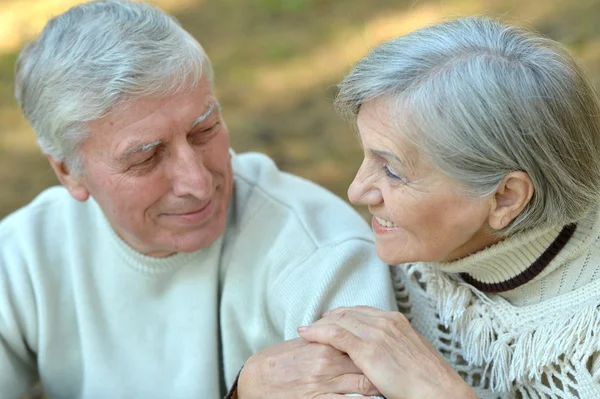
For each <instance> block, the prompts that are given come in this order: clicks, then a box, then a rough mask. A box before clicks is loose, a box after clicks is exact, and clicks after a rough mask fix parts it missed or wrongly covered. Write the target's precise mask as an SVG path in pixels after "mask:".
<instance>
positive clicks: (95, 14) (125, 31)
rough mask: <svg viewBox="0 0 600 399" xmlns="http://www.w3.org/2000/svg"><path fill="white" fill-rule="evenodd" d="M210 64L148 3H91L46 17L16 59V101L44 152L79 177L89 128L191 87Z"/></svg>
mask: <svg viewBox="0 0 600 399" xmlns="http://www.w3.org/2000/svg"><path fill="white" fill-rule="evenodd" d="M202 74H204V75H205V76H206V77H207V79H208V80H209V82H212V68H211V65H210V61H209V59H208V57H207V56H206V54H205V52H204V50H203V49H202V47H201V46H200V45H199V44H198V42H196V41H195V40H194V39H193V38H192V37H191V36H190V35H189V34H188V33H187V32H186V31H185V30H183V29H182V28H181V27H180V25H179V24H178V22H177V21H176V20H175V19H174V18H173V17H171V16H169V15H167V14H165V13H164V12H163V11H161V10H160V9H158V8H156V7H153V6H151V5H149V4H144V3H137V2H132V1H125V0H106V1H93V2H89V3H85V4H81V5H78V6H75V7H73V8H71V9H69V10H68V11H67V12H65V13H63V14H61V15H59V16H57V17H55V18H53V19H51V20H50V21H49V22H48V24H47V25H46V27H45V28H44V30H43V31H42V33H41V34H40V36H39V37H38V38H37V40H35V41H33V42H31V43H29V44H28V45H27V46H26V47H25V48H24V49H23V50H22V51H21V53H20V54H19V58H18V60H17V66H16V84H15V86H16V87H15V96H16V98H17V101H18V103H19V106H20V107H21V109H22V110H23V113H24V114H25V117H26V118H27V120H28V121H29V122H30V123H31V125H32V127H33V129H34V131H35V133H36V135H37V138H38V143H39V145H40V147H41V149H42V151H43V152H44V153H45V154H47V155H50V156H51V157H53V158H55V159H57V160H62V161H65V162H66V163H67V165H68V167H69V169H70V170H71V172H72V173H75V174H79V173H83V160H82V159H81V156H80V155H79V154H78V151H77V149H78V148H77V147H78V146H79V144H80V143H81V142H82V141H83V140H84V139H85V138H86V136H87V135H88V131H87V129H86V123H87V122H89V121H93V120H96V119H99V118H101V117H103V116H105V115H107V114H108V113H109V112H110V111H111V110H113V109H114V108H115V107H116V106H119V107H121V106H126V105H127V104H128V103H129V102H130V101H133V100H135V99H139V98H140V97H144V96H159V97H164V96H168V95H172V94H177V93H180V92H183V91H187V90H192V89H194V88H195V87H196V86H197V84H198V82H199V81H200V78H201V76H202Z"/></svg>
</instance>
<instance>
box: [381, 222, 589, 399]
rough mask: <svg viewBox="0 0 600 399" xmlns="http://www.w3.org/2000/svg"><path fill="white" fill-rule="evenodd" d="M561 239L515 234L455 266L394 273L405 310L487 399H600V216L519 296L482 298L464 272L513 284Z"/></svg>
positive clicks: (551, 232) (580, 228)
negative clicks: (513, 280)
mask: <svg viewBox="0 0 600 399" xmlns="http://www.w3.org/2000/svg"><path fill="white" fill-rule="evenodd" d="M560 231H561V229H560V228H556V229H540V230H534V231H529V232H526V233H522V234H519V235H515V236H513V237H511V238H509V239H507V240H505V241H502V242H500V243H498V244H496V245H494V246H493V247H490V248H488V249H486V250H483V251H481V252H478V253H476V254H473V255H471V256H469V257H467V258H464V259H461V260H459V261H456V262H451V263H438V264H431V263H430V264H427V263H416V264H408V265H401V266H396V267H393V268H392V273H393V275H394V282H395V289H396V297H397V301H398V305H399V308H400V311H401V312H403V313H405V314H406V315H407V316H408V318H409V320H410V321H411V324H412V326H413V327H414V328H415V329H416V330H417V331H418V332H420V333H421V334H422V335H423V336H424V337H425V338H426V339H427V340H428V341H430V342H431V343H432V344H433V345H434V346H435V347H436V348H437V349H438V350H439V352H440V353H441V354H442V355H443V356H444V358H445V359H446V360H447V361H448V362H450V364H451V365H452V366H453V367H454V368H455V370H457V371H458V373H459V374H460V375H461V376H462V377H463V378H464V379H465V380H466V381H467V382H468V383H469V385H471V386H472V387H473V388H474V390H475V391H476V393H477V394H478V396H479V398H482V399H486V398H581V399H592V398H600V360H599V358H600V356H599V354H600V311H599V310H598V306H599V305H600V246H599V243H598V241H599V240H600V218H599V217H598V212H597V211H594V212H592V213H591V214H590V215H588V217H587V218H586V219H585V220H582V221H580V222H579V223H578V224H577V227H576V230H575V232H574V233H573V236H572V237H571V238H570V239H569V240H568V241H567V243H566V245H565V246H564V247H563V248H562V249H561V250H560V251H559V252H558V254H557V255H556V256H555V257H554V258H553V260H552V261H551V262H550V263H549V264H548V265H547V266H546V267H545V268H544V269H543V271H542V272H541V273H540V274H538V275H537V277H535V278H533V279H532V280H531V281H529V282H528V283H525V284H524V285H521V286H519V287H518V288H514V289H511V290H509V291H505V292H496V293H483V292H481V291H479V290H477V289H475V288H474V287H473V286H471V285H469V284H466V283H465V282H464V281H463V279H461V277H460V275H459V274H458V273H467V274H468V276H470V277H471V278H473V279H474V280H476V281H477V282H482V283H487V284H495V283H501V282H503V281H507V280H510V279H511V278H513V277H515V276H517V275H521V274H522V273H523V272H524V271H525V270H527V269H528V268H529V267H530V265H531V264H532V263H533V262H534V261H535V260H536V259H537V258H538V257H540V255H541V254H542V253H543V252H544V251H546V249H547V248H549V247H550V246H551V244H552V242H553V241H554V240H555V239H556V238H557V236H558V235H559V232H560Z"/></svg>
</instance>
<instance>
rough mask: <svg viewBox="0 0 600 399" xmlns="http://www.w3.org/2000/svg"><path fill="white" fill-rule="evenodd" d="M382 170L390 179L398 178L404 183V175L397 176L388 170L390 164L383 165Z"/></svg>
mask: <svg viewBox="0 0 600 399" xmlns="http://www.w3.org/2000/svg"><path fill="white" fill-rule="evenodd" d="M383 170H384V171H385V174H386V176H387V177H389V178H390V179H394V180H400V181H402V182H404V183H406V179H405V178H404V177H402V176H399V175H397V174H396V173H394V172H392V171H391V170H390V166H389V165H385V166H384V167H383Z"/></svg>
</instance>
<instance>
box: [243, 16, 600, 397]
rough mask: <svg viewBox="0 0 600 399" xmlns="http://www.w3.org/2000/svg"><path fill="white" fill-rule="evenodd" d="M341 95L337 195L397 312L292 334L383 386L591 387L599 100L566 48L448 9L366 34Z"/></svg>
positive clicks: (546, 391)
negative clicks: (354, 144)
mask: <svg viewBox="0 0 600 399" xmlns="http://www.w3.org/2000/svg"><path fill="white" fill-rule="evenodd" d="M337 106H338V107H339V109H340V110H341V111H342V112H343V113H345V114H348V113H349V114H352V115H356V117H357V125H358V130H359V135H360V139H361V142H362V145H363V147H364V154H365V156H364V161H363V163H362V165H361V167H360V170H359V171H358V173H357V175H356V178H355V180H354V182H353V183H352V185H351V187H350V189H349V197H350V200H351V201H352V202H353V203H354V204H360V205H367V206H368V207H369V211H370V212H371V213H372V215H373V220H372V227H373V231H374V233H375V236H376V248H377V254H378V255H379V257H380V258H381V259H383V260H384V261H386V262H388V263H389V264H393V265H398V266H395V267H393V268H392V269H393V278H394V282H395V284H396V296H397V300H398V305H399V307H400V310H401V313H394V312H384V311H380V310H376V309H372V308H343V309H337V310H334V311H332V312H329V313H326V314H325V317H324V318H323V319H321V320H319V321H318V322H316V323H314V324H313V325H312V326H305V327H301V328H299V333H300V335H301V337H302V338H304V339H305V340H307V341H309V342H313V343H319V344H326V345H330V346H332V347H335V348H337V349H338V350H340V351H341V352H344V353H347V354H348V356H349V357H350V358H351V359H352V360H353V361H354V362H355V364H356V365H357V366H358V368H359V369H360V370H362V372H363V373H364V374H365V376H366V377H367V378H368V380H369V381H370V383H372V384H373V385H374V386H375V387H376V388H377V390H378V391H379V392H380V393H381V394H382V395H384V396H385V397H386V398H388V399H396V398H472V397H473V398H474V397H476V396H477V397H479V398H574V397H576V398H598V397H600V357H599V356H598V354H599V353H600V311H599V310H598V305H599V304H600V248H599V247H598V240H599V239H600V219H599V215H598V191H599V187H600V107H599V102H598V98H597V97H596V94H595V93H594V90H593V87H592V85H591V83H590V81H589V80H588V79H587V78H586V76H585V75H584V73H583V72H582V69H581V67H580V66H579V65H578V64H577V63H576V61H574V60H573V58H572V57H571V55H569V53H568V52H567V51H566V50H565V49H564V48H562V47H561V46H560V45H558V44H557V43H556V42H554V41H552V40H549V39H547V38H544V37H541V36H539V35H537V34H535V33H531V32H528V31H525V30H523V29H519V28H516V27H512V26H507V25H503V24H501V23H498V22H495V21H492V20H489V19H484V18H467V19H459V20H455V21H451V22H445V23H441V24H438V25H434V26H431V27H428V28H425V29H422V30H419V31H416V32H413V33H411V34H409V35H406V36H403V37H399V38H396V39H394V40H391V41H389V42H386V43H384V44H382V45H380V46H379V47H377V48H376V49H375V50H373V52H372V53H370V54H369V55H368V56H366V57H365V58H364V59H363V60H361V61H360V62H359V63H358V64H357V65H356V66H355V67H354V69H353V70H352V71H351V72H350V74H349V75H348V76H347V77H346V78H345V79H344V81H343V82H342V83H341V86H340V92H339V96H338V98H337ZM256 356H261V355H260V354H259V355H256ZM279 358H282V356H281V355H279V357H275V356H271V359H275V360H278V359H279ZM257 364H258V362H256V361H255V360H254V359H251V360H250V361H249V362H248V364H247V365H248V370H247V371H243V372H242V375H241V379H240V390H239V393H240V398H244V395H243V390H244V388H246V387H247V388H248V392H251V391H252V390H251V388H252V384H251V383H250V382H249V380H250V379H252V378H256V376H257V375H258V376H260V375H262V374H260V373H257V372H256V371H257V366H256V365H257ZM277 365H278V364H277V363H272V364H271V367H272V370H277V367H276V366H277ZM288 370H289V368H288ZM296 372H298V373H303V372H306V371H303V370H301V369H297V370H296ZM273 373H274V375H273V376H270V377H269V379H270V380H268V381H267V378H266V377H264V376H263V377H262V380H261V383H263V384H264V385H263V392H264V391H268V390H269V389H271V388H270V387H271V386H275V385H276V382H277V381H276V379H277V378H279V377H278V374H277V373H279V374H281V373H282V372H278V371H274V372H273ZM332 373H333V371H332ZM369 381H367V380H366V379H365V387H366V386H367V385H369ZM265 382H266V383H265ZM311 389H312V392H318V393H323V394H324V395H323V396H317V395H315V396H301V395H299V396H298V397H319V398H325V397H326V398H334V397H338V395H336V394H331V392H329V393H327V390H326V388H324V384H323V385H322V386H319V387H317V386H312V387H311ZM368 390H369V389H368V388H365V391H368ZM325 394H327V395H328V396H326V395H325ZM247 397H248V398H250V397H252V395H251V394H249V395H247ZM264 397H270V396H268V395H265V396H264ZM288 397H290V398H291V397H292V396H288Z"/></svg>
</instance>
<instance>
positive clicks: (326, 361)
mask: <svg viewBox="0 0 600 399" xmlns="http://www.w3.org/2000/svg"><path fill="white" fill-rule="evenodd" d="M344 393H358V394H362V395H365V396H367V395H377V394H378V391H377V389H375V387H374V386H373V384H371V382H370V381H369V380H368V379H367V378H366V377H365V376H364V375H363V373H362V372H361V371H360V370H359V369H358V368H357V367H356V366H355V365H354V363H353V362H352V360H350V358H349V357H348V356H347V355H346V354H345V353H342V352H341V351H339V350H337V349H334V348H333V347H331V346H328V345H321V344H317V343H308V342H306V341H304V340H303V339H300V338H297V339H293V340H290V341H285V342H281V343H279V344H276V345H273V346H270V347H268V348H266V349H264V350H262V351H260V352H257V353H256V354H254V355H253V356H252V357H250V359H249V360H248V361H247V362H246V365H245V366H244V368H243V369H242V372H241V374H240V378H239V382H238V389H237V397H238V399H259V398H260V399H339V398H343V397H344V395H343V394H344Z"/></svg>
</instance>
